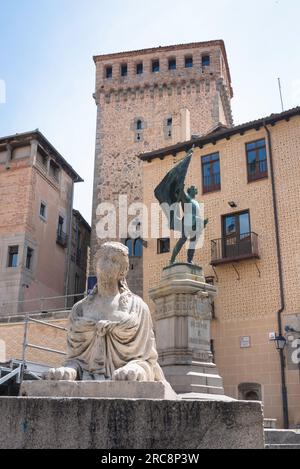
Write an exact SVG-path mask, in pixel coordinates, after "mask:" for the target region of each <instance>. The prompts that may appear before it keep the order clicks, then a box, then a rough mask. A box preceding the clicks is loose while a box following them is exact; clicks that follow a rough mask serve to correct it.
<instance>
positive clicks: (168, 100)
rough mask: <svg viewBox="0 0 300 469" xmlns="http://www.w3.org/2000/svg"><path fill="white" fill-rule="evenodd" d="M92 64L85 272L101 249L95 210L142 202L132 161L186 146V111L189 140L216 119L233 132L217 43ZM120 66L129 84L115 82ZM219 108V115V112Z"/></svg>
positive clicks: (120, 79)
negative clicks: (205, 61)
mask: <svg viewBox="0 0 300 469" xmlns="http://www.w3.org/2000/svg"><path fill="white" fill-rule="evenodd" d="M204 54H209V55H210V57H211V63H210V66H209V67H208V68H202V66H201V60H202V59H201V57H202V55H204ZM188 55H193V60H194V62H193V68H184V58H185V56H188ZM169 57H176V61H177V69H176V70H168V58H169ZM154 59H159V61H160V71H159V72H157V73H152V70H151V64H152V60H154ZM95 61H96V93H95V99H96V103H97V106H98V112H97V132H96V153H95V172H94V194H93V222H92V241H91V245H92V246H91V272H92V271H93V267H92V262H93V257H94V254H95V252H96V251H97V248H98V246H99V244H101V241H100V240H98V239H97V236H96V224H97V220H98V217H97V216H96V210H97V206H98V204H99V203H100V202H104V201H106V202H107V201H108V202H113V203H114V202H115V201H116V200H118V196H119V195H120V194H127V195H128V200H129V203H131V202H135V201H140V200H141V199H142V171H141V164H140V161H139V159H138V155H139V154H141V153H143V152H146V151H150V150H154V149H157V148H160V147H163V146H167V145H171V144H174V143H177V142H179V141H182V140H184V139H185V138H182V135H183V134H184V130H185V129H184V128H183V121H182V117H181V112H182V110H185V109H186V110H188V111H189V113H190V125H191V134H201V135H203V134H205V133H207V132H208V131H210V130H212V129H213V127H215V126H217V125H218V124H219V122H220V120H222V116H224V117H223V119H224V118H225V120H226V121H225V122H223V123H224V124H227V125H231V124H232V118H231V110H230V97H231V88H230V76H229V71H227V69H226V67H225V56H224V49H223V48H222V44H221V42H218V41H216V43H204V45H202V44H201V43H200V44H198V45H197V44H196V45H187V46H186V47H184V46H178V47H176V46H174V47H172V48H161V49H160V48H158V49H154V50H148V51H137V52H134V53H128V54H126V53H124V54H112V55H111V56H99V57H96V58H95ZM139 62H143V64H144V73H143V74H142V75H137V74H136V72H135V67H136V65H137V63H139ZM124 63H127V66H128V76H127V77H120V66H121V65H122V64H124ZM107 66H112V67H113V75H112V78H111V79H106V78H105V70H106V67H107ZM220 108H221V109H223V108H224V109H223V111H222V112H221V111H220ZM225 116H226V117H225ZM168 118H172V128H171V136H169V134H168V132H166V121H167V119H168ZM138 119H140V120H141V122H142V130H141V131H140V132H138V133H139V134H140V140H137V130H136V123H137V120H138ZM117 238H118V234H117ZM136 269H139V267H138V265H137V266H136ZM141 274H142V272H141V270H137V271H136V270H135V272H133V271H132V272H131V274H130V275H135V276H137V275H138V276H139V277H140V275H141ZM129 280H130V279H129ZM129 283H130V282H129ZM136 293H141V292H140V291H137V292H136Z"/></svg>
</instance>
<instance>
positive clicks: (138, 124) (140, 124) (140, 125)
mask: <svg viewBox="0 0 300 469" xmlns="http://www.w3.org/2000/svg"><path fill="white" fill-rule="evenodd" d="M136 130H143V121H142V120H141V119H138V120H137V121H136Z"/></svg>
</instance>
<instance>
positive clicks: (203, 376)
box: [163, 363, 224, 395]
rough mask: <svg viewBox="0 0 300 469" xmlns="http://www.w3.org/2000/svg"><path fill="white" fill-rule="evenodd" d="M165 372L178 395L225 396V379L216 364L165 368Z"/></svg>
mask: <svg viewBox="0 0 300 469" xmlns="http://www.w3.org/2000/svg"><path fill="white" fill-rule="evenodd" d="M163 371H164V373H165V376H166V377H167V380H168V381H169V383H170V384H171V386H172V388H173V389H174V390H175V391H176V392H177V393H178V394H183V393H205V394H219V395H222V394H224V387H223V379H222V378H221V376H220V375H219V374H218V370H217V367H216V365H214V364H206V365H205V364H204V363H203V364H202V366H189V365H175V366H165V367H163Z"/></svg>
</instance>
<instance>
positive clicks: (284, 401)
mask: <svg viewBox="0 0 300 469" xmlns="http://www.w3.org/2000/svg"><path fill="white" fill-rule="evenodd" d="M264 128H265V130H266V132H267V140H268V150H269V161H270V172H271V183H272V196H273V209H274V221H275V237H276V250H277V265H278V277H279V290H280V308H279V310H278V311H277V322H278V332H279V334H280V335H282V334H283V327H282V313H283V312H284V310H285V295H284V282H283V269H282V255H281V245H280V233H279V217H278V201H277V193H276V185H275V176H274V162H273V149H272V136H271V132H270V129H269V128H268V127H267V125H266V123H264ZM279 354H280V372H281V394H282V410H283V421H284V427H285V428H289V408H288V393H287V387H286V377H285V357H284V351H283V350H280V351H279Z"/></svg>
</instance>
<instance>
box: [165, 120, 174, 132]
mask: <svg viewBox="0 0 300 469" xmlns="http://www.w3.org/2000/svg"><path fill="white" fill-rule="evenodd" d="M166 124H167V127H166V129H165V130H166V135H167V137H172V125H173V119H172V117H168V119H167V121H166Z"/></svg>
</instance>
